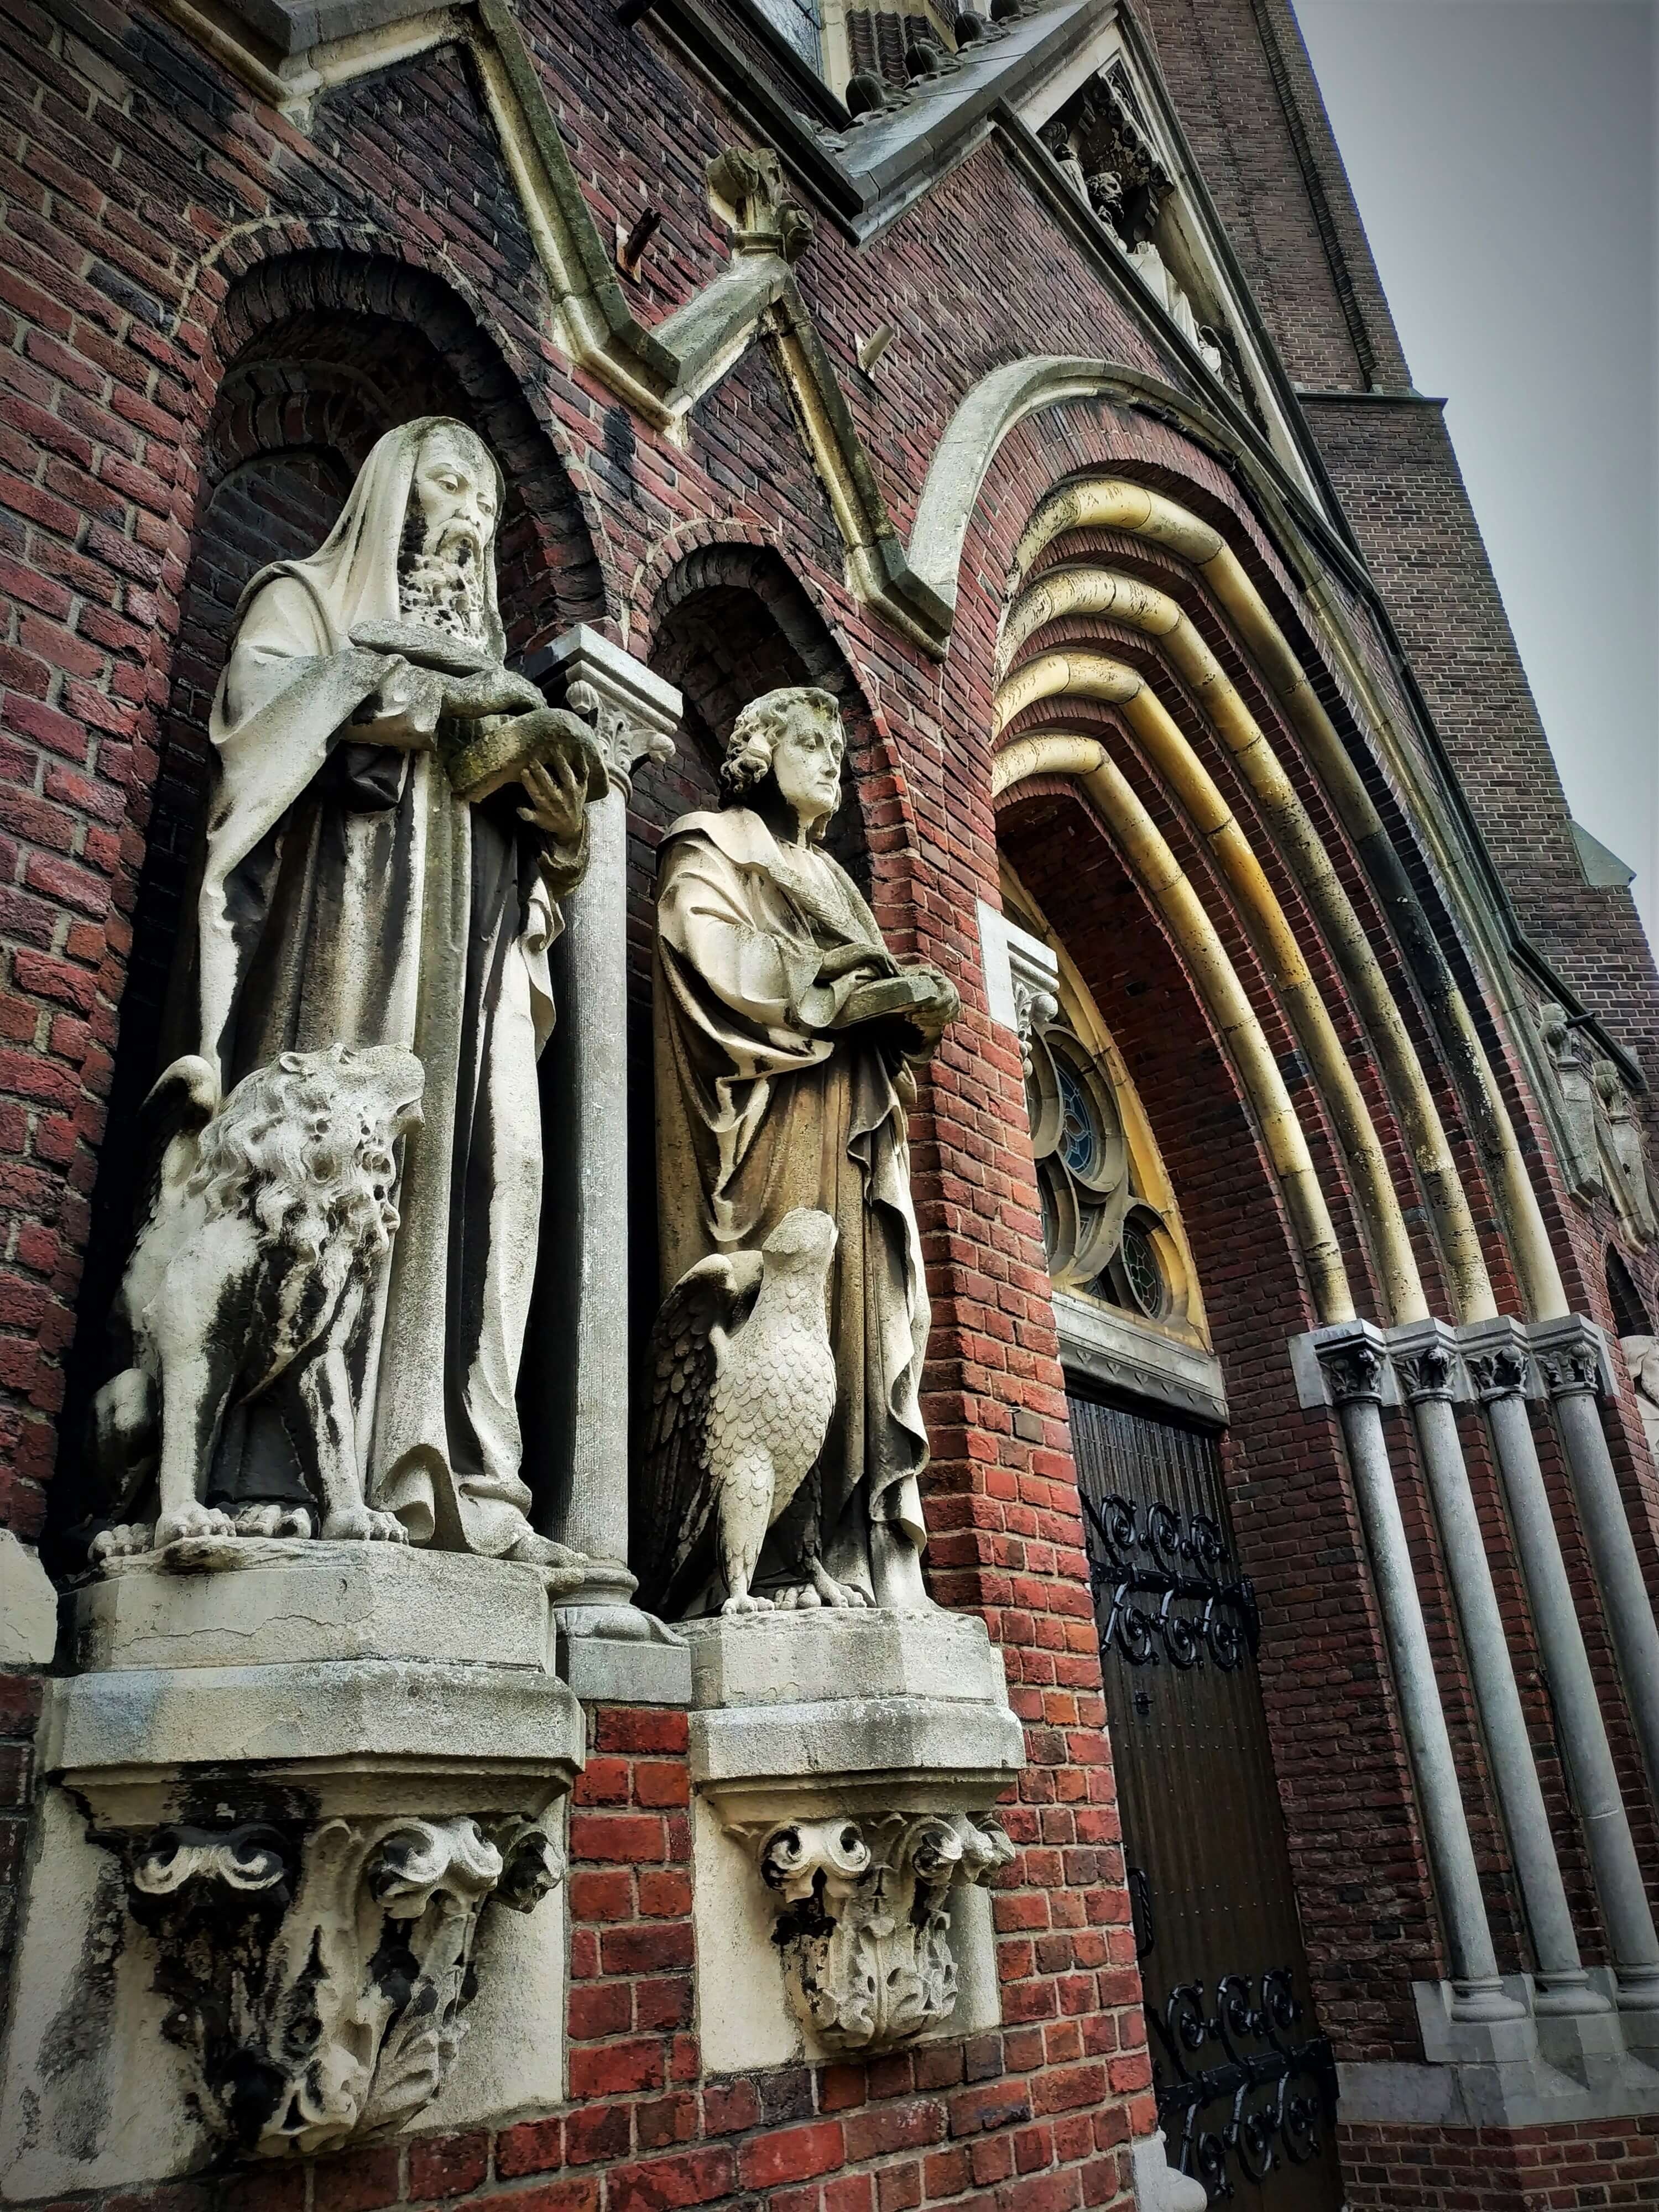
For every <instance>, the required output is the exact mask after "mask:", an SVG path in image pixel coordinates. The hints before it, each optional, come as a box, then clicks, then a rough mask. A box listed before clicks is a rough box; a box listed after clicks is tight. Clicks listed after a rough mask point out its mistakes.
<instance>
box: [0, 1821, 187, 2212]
mask: <svg viewBox="0 0 1659 2212" xmlns="http://www.w3.org/2000/svg"><path fill="white" fill-rule="evenodd" d="M21 1920H22V1940H21V1943H20V1946H19V1949H18V1957H17V1977H16V1981H15V1984H14V1988H15V1996H14V1999H13V2007H12V2016H11V2021H10V2028H9V2035H8V2039H7V2060H6V2070H5V2089H4V2095H3V2100H0V2147H3V2148H0V2155H3V2179H0V2190H3V2194H4V2196H5V2197H6V2199H7V2201H8V2202H9V2203H19V2202H21V2201H24V2200H26V2199H28V2198H31V2197H55V2196H58V2195H59V2194H61V2193H63V2192H65V2191H78V2190H90V2189H104V2188H112V2187H116V2186H118V2185H122V2184H125V2183H131V2182H132V2181H135V2180H139V2179H160V2178H161V2176H163V2175H167V2174H176V2173H185V2172H191V2171H192V2170H193V2169H194V2168H195V2167H197V2166H199V2165H200V2164H201V2163H202V2161H203V2158H204V2146H203V2143H202V2140H201V2136H200V2131H199V2130H198V2129H197V2127H196V2126H195V2125H194V2124H193V2122H192V2121H191V2116H190V2110H189V2103H188V2100H189V2097H190V2093H191V2086H192V2085H191V2079H190V2069H189V2063H188V2061H187V2060H186V2058H185V2055H184V2053H183V2052H182V2051H179V2050H178V2049H177V2048H176V2046H175V2045H173V2044H172V2043H170V2042H168V2040H167V2038H166V2037H165V2036H164V2035H163V2033H162V2032H161V2023H162V2021H163V2020H164V2019H165V2018H166V2015H167V2007H166V2004H165V2003H164V2002H163V2000H162V1999H161V1998H160V1997H159V1996H156V1995H155V1992H154V1991H153V1990H152V1989H151V1987H150V1982H151V1978H152V1975H153V1973H154V1970H155V1960H154V1954H153V1952H152V1951H151V1949H150V1947H149V1943H148V1941H147V1939H145V1938H144V1937H143V1936H142V1934H141V1933H140V1932H139V1930H138V1929H136V1928H135V1926H134V1924H133V1923H132V1921H131V1919H130V1918H129V1917H128V1914H127V1899H126V1884H125V1876H124V1874H123V1870H122V1867H121V1863H120V1860H119V1859H118V1857H117V1855H116V1854H115V1853H114V1852H113V1851H111V1850H104V1849H103V1848H101V1847H100V1845H99V1844H94V1843H92V1842H90V1841H89V1840H88V1837H87V1832H86V1821H85V1818H84V1816H83V1814H82V1813H81V1811H80V1810H79V1808H77V1807H76V1804H75V1803H74V1802H73V1801H72V1800H71V1799H70V1796H68V1795H67V1793H66V1792H64V1790H47V1792H46V1796H45V1798H44V1800H43V1802H42V1806H41V1811H40V1821H39V1824H38V1826H37V1828H36V1832H35V1846H34V1852H33V1859H32V1862H31V1863H30V1866H29V1869H28V1874H27V1883H26V1887H25V1893H24V1898H23V1905H22V1915H21Z"/></svg>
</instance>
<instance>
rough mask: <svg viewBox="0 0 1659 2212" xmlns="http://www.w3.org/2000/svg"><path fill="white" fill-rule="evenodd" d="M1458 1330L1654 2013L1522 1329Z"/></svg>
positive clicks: (1589, 1834) (1630, 1850)
mask: <svg viewBox="0 0 1659 2212" xmlns="http://www.w3.org/2000/svg"><path fill="white" fill-rule="evenodd" d="M1458 1336H1459V1340H1460V1341H1461V1342H1462V1346H1463V1347H1464V1357H1465V1359H1466V1361H1467V1363H1468V1370H1469V1379H1470V1381H1471V1382H1472V1383H1474V1389H1475V1393H1476V1395H1477V1396H1478V1397H1479V1398H1480V1401H1481V1403H1482V1404H1483V1405H1484V1406H1485V1407H1486V1419H1487V1421H1488V1422H1489V1424H1490V1425H1491V1428H1492V1443H1493V1445H1494V1447H1495V1448H1496V1450H1497V1454H1498V1469H1499V1472H1500V1473H1501V1474H1502V1476H1503V1481H1504V1494H1505V1495H1506V1497H1507V1498H1508V1500H1509V1507H1510V1521H1511V1522H1512V1524H1513V1526H1514V1528H1515V1541H1516V1549H1517V1551H1518V1552H1519V1553H1520V1555H1521V1571H1522V1574H1523V1575H1524V1577H1526V1583H1527V1594H1528V1597H1529V1598H1530V1600H1531V1602H1532V1615H1533V1621H1534V1626H1535V1627H1536V1630H1537V1632H1538V1648H1539V1652H1540V1655H1541V1657H1542V1660H1543V1662H1544V1673H1545V1675H1546V1677H1547V1680H1548V1682H1549V1686H1550V1695H1551V1697H1552V1698H1553V1699H1554V1701H1555V1710H1556V1713H1557V1716H1558V1717H1559V1723H1560V1731H1559V1733H1560V1739H1561V1747H1562V1751H1563V1753H1564V1754H1565V1758H1566V1761H1567V1765H1568V1767H1569V1769H1570V1771H1571V1775H1572V1785H1573V1795H1574V1797H1575V1798H1576V1799H1577V1805H1578V1814H1579V1818H1580V1820H1581V1821H1582V1822H1583V1830H1584V1838H1585V1842H1586V1844H1588V1846H1589V1855H1590V1864H1591V1867H1592V1868H1593V1869H1594V1871H1595V1886H1596V1889H1597V1892H1598V1893H1599V1894H1600V1897H1601V1915H1602V1919H1603V1922H1604V1923H1605V1925H1606V1928H1607V1942H1608V1948H1610V1949H1611V1951H1612V1953H1613V1969H1614V1973H1615V1976H1616V1978H1617V1985H1618V1996H1619V2007H1620V2011H1624V2012H1639V2013H1650V2012H1654V2011H1659V1936H1656V1935H1655V1933H1654V1926H1653V1915H1652V1913H1651V1912H1650V1910H1649V1907H1648V1899H1647V1891H1646V1888H1645V1886H1644V1882H1643V1880H1642V1869H1641V1865H1640V1863H1639V1862H1638V1859H1637V1856H1636V1845H1635V1843H1634V1841H1633V1839H1632V1836H1631V1832H1630V1821H1629V1820H1628V1818H1627V1817H1626V1812H1625V1801H1624V1798H1623V1796H1621V1795H1620V1789H1619V1777H1618V1774H1617V1773H1616V1771H1614V1768H1613V1753H1612V1752H1611V1750H1610V1749H1609V1748H1608V1745H1607V1729H1606V1726H1605V1725H1604V1723H1603V1722H1602V1718H1601V1705H1600V1703H1599V1702H1598V1700H1597V1698H1596V1694H1595V1676H1594V1675H1593V1674H1591V1672H1590V1663H1589V1653H1588V1652H1587V1651H1586V1650H1585V1649H1584V1637H1583V1630H1582V1629H1581V1628H1580V1626H1579V1625H1578V1615H1577V1611H1576V1609H1575V1607H1574V1605H1573V1601H1572V1589H1571V1584H1570V1583H1569V1582H1568V1580H1567V1568H1566V1562H1565V1559H1563V1558H1562V1556H1561V1545H1560V1541H1559V1537H1558V1535H1557V1534H1556V1528H1555V1522H1554V1519H1553V1516H1552V1515H1551V1512H1550V1503H1549V1496H1548V1492H1547V1491H1546V1489H1545V1487H1544V1474H1543V1469H1542V1468H1541V1467H1540V1466H1539V1463H1538V1448H1537V1445H1536V1444H1535V1443H1534V1441H1533V1433H1532V1420H1531V1417H1530V1415H1529V1414H1528V1410H1527V1397H1526V1393H1527V1389H1528V1383H1529V1382H1530V1380H1531V1375H1530V1369H1531V1356H1530V1353H1529V1352H1528V1344H1527V1332H1526V1330H1525V1329H1524V1328H1523V1327H1522V1324H1521V1323H1520V1322H1518V1321H1514V1320H1510V1319H1507V1318H1504V1319H1499V1320H1497V1321H1486V1322H1471V1323H1470V1324H1469V1325H1468V1326H1467V1327H1466V1328H1462V1329H1460V1330H1459V1331H1458Z"/></svg>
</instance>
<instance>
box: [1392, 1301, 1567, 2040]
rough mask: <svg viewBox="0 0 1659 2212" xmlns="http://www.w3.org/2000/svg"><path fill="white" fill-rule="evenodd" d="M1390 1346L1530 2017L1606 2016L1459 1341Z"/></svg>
mask: <svg viewBox="0 0 1659 2212" xmlns="http://www.w3.org/2000/svg"><path fill="white" fill-rule="evenodd" d="M1389 1350H1390V1351H1391V1352H1392V1353H1393V1355H1394V1370H1395V1375H1396V1376H1398V1377H1399V1379H1400V1387H1401V1394H1402V1395H1403V1396H1404V1398H1405V1400H1406V1402H1407V1405H1408V1406H1409V1407H1411V1412H1412V1422H1413V1427H1414V1428H1415V1430H1416V1432H1417V1448H1418V1455H1419V1459H1420V1461H1421V1462H1422V1466H1423V1471H1424V1474H1425V1476H1426V1478H1427V1480H1428V1486H1429V1494H1430V1496H1431V1498H1432V1499H1433V1500H1434V1513H1435V1520H1436V1522H1437V1525H1438V1527H1439V1530H1440V1545H1441V1549H1442V1551H1443V1553H1444V1554H1445V1559H1446V1565H1447V1567H1448V1569H1449V1571H1450V1577H1451V1587H1452V1596H1453V1599H1454V1601H1455V1604H1456V1607H1457V1618H1458V1620H1459V1623H1460V1624H1461V1626H1462V1632H1463V1649H1464V1650H1465V1652H1466V1653H1467V1655H1468V1663H1469V1674H1470V1678H1471V1680H1473V1682H1474V1694H1475V1700H1476V1703H1477V1704H1478V1705H1479V1706H1480V1725H1481V1728H1482V1729H1483V1731H1484V1733H1485V1735H1486V1748H1487V1753H1488V1754H1489V1756H1490V1758H1491V1760H1492V1778H1493V1781H1494V1782H1495V1783H1496V1784H1497V1788H1498V1797H1499V1800H1500V1801H1501V1802H1502V1804H1503V1808H1504V1824H1505V1826H1507V1828H1508V1830H1509V1838H1510V1850H1512V1852H1513V1853H1514V1856H1515V1868H1516V1874H1517V1875H1518V1876H1519V1878H1520V1882H1521V1893H1522V1897H1523V1898H1524V1899H1525V1900H1526V1907H1527V1919H1528V1924H1529V1925H1530V1927H1531V1929H1532V1940H1533V1948H1534V1954H1536V1958H1537V1963H1538V1974H1537V1990H1536V1993H1535V1996H1534V2003H1533V2009H1534V2012H1536V2013H1539V2014H1541V2015H1550V2014H1562V2015H1577V2014H1581V2013H1582V2014H1590V2013H1605V2012H1607V2010H1608V2009H1609V2007H1608V2003H1607V1998H1606V1997H1605V1996H1602V1994H1601V1991H1600V1990H1597V1989H1594V1988H1592V1987H1591V1985H1590V1978H1589V1972H1588V1971H1587V1970H1586V1968H1585V1966H1583V1962H1582V1960H1580V1958H1579V1955H1578V1942H1577V1936H1576V1935H1575V1934H1574V1932H1573V1925H1572V1913H1571V1908H1570V1906H1569V1905H1568V1904H1567V1893H1566V1889H1565V1885H1564V1884H1563V1882H1562V1880H1561V1868H1560V1864H1559V1861H1558V1859H1557V1857H1556V1853H1555V1840H1554V1838H1553V1836H1552V1835H1551V1833H1550V1824H1549V1815H1548V1814H1547V1812H1546V1811H1545V1809H1544V1793H1543V1791H1542V1790H1541V1788H1540V1787H1539V1782H1538V1769H1537V1766H1536V1765H1535V1764H1534V1759H1533V1755H1532V1744H1531V1741H1530V1739H1529V1737H1528V1732H1527V1718H1526V1714H1525V1712H1524V1711H1523V1710H1522V1704H1521V1693H1520V1692H1519V1690H1518V1689H1517V1688H1516V1680H1515V1669H1514V1668H1513V1666H1512V1665H1511V1664H1510V1649H1509V1640H1508V1638H1506V1636H1505V1635H1504V1617H1503V1614H1502V1613H1500V1612H1499V1610H1498V1593H1497V1591H1496V1590H1495V1589H1493V1587H1492V1567H1491V1565H1490V1563H1489V1561H1488V1560H1487V1558H1486V1545H1485V1543H1484V1541H1482V1539H1481V1534H1480V1518H1479V1516H1478V1515H1477V1513H1476V1511H1475V1505H1474V1496H1473V1494H1472V1493H1471V1492H1470V1489H1469V1477H1468V1468H1466V1467H1465V1465H1464V1463H1463V1445H1462V1438H1461V1437H1459V1435H1458V1433H1457V1414H1456V1412H1455V1401H1456V1400H1457V1399H1458V1398H1459V1397H1465V1396H1467V1395H1468V1384H1467V1383H1466V1382H1465V1380H1464V1377H1463V1372H1462V1362H1461V1361H1460V1359H1459V1358H1458V1356H1457V1340H1456V1338H1455V1335H1454V1334H1453V1332H1452V1330H1451V1329H1450V1328H1449V1327H1448V1326H1447V1324H1446V1323H1445V1322H1442V1321H1427V1322H1411V1323H1409V1324H1408V1325H1407V1326H1406V1327H1404V1328H1396V1329H1391V1330H1390V1331H1389Z"/></svg>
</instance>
